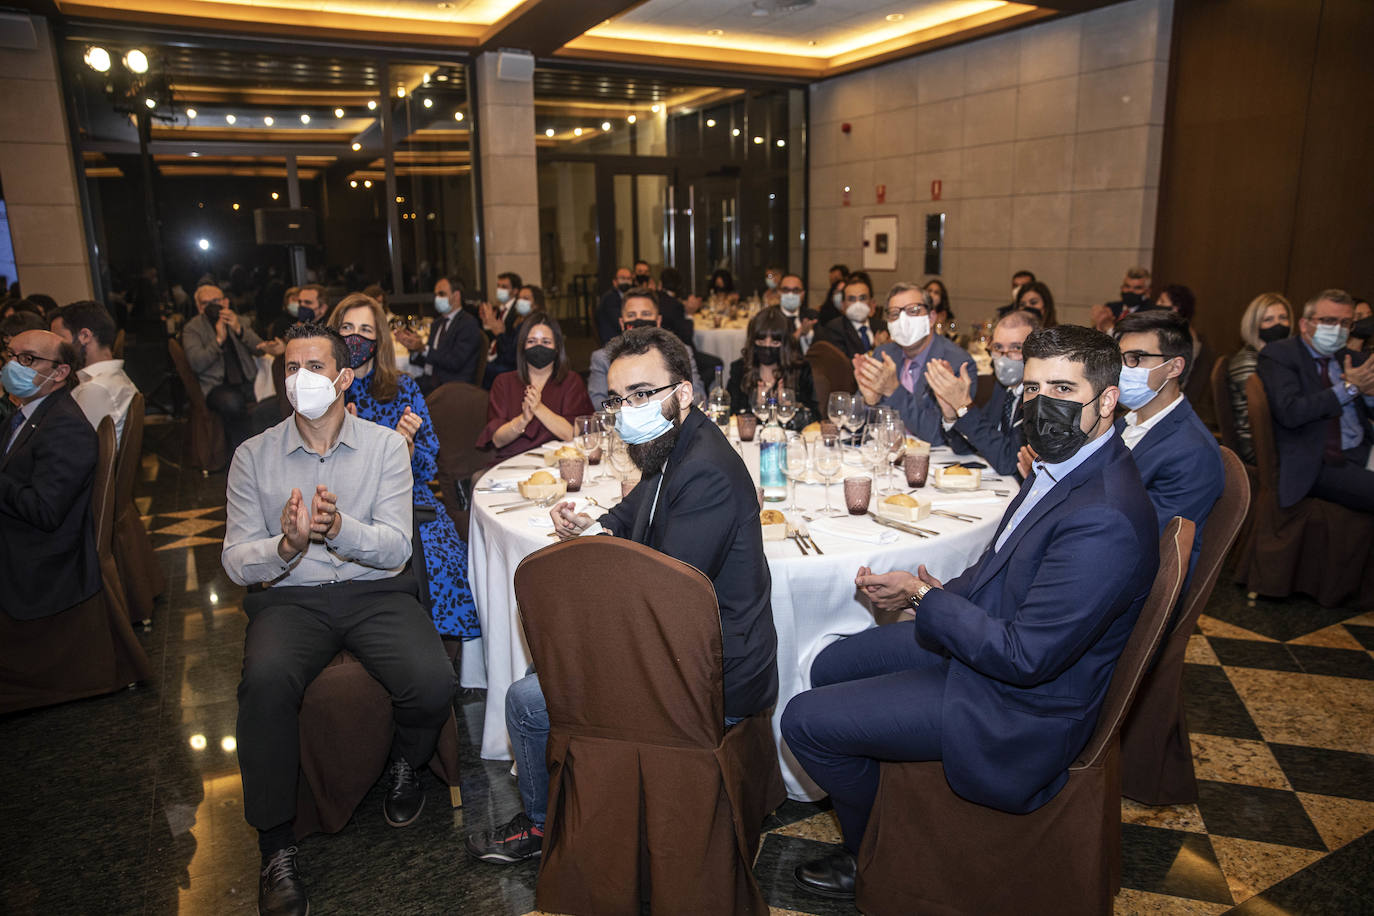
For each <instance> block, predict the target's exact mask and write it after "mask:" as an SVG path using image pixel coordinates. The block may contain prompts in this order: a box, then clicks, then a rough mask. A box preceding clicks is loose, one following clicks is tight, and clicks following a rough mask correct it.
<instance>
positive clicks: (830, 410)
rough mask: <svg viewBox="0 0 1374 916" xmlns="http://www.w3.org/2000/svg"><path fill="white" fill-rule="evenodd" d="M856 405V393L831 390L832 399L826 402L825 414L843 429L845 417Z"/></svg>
mask: <svg viewBox="0 0 1374 916" xmlns="http://www.w3.org/2000/svg"><path fill="white" fill-rule="evenodd" d="M853 407H854V395H852V394H848V393H846V392H844V391H832V392H830V399H829V400H828V401H826V402H825V415H826V416H827V417H829V418H830V422H831V423H834V424H835V425H836V426H838V427H840V428H841V429H843V428H844V418H845V417H846V416H848V415H849V411H850V410H852V409H853Z"/></svg>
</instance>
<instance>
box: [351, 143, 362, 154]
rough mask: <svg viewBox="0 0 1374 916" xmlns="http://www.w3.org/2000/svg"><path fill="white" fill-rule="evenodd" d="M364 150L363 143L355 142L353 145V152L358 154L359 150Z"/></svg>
mask: <svg viewBox="0 0 1374 916" xmlns="http://www.w3.org/2000/svg"><path fill="white" fill-rule="evenodd" d="M362 148H363V145H362V144H361V143H357V142H354V144H353V152H355V153H356V152H357V151H358V150H360V149H362Z"/></svg>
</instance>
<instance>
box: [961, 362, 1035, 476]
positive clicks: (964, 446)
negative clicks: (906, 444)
mask: <svg viewBox="0 0 1374 916" xmlns="http://www.w3.org/2000/svg"><path fill="white" fill-rule="evenodd" d="M1010 397H1012V393H1011V390H1010V389H1007V388H1003V387H1002V386H1001V385H1000V384H998V385H994V386H993V390H992V397H990V398H988V402H987V403H986V404H984V405H983V406H982V407H979V406H978V405H977V404H970V405H969V406H968V411H967V412H965V414H964V415H963V416H962V417H960V418H959V419H957V420H955V421H954V425H953V426H952V427H950V430H949V433H948V434H947V438H948V439H949V447H950V448H952V449H954V454H956V455H967V454H970V453H971V452H977V453H978V454H979V455H981V456H982V457H984V458H986V459H987V460H988V462H989V463H991V464H992V467H993V469H994V470H996V471H997V473H999V474H1005V475H1008V476H1010V475H1012V474H1015V473H1016V455H1017V453H1018V452H1020V451H1021V446H1023V445H1025V444H1026V433H1025V428H1024V424H1023V422H1022V421H1023V419H1024V418H1023V417H1022V414H1021V405H1020V403H1018V404H1017V405H1016V408H1015V409H1014V411H1013V412H1012V415H1011V424H1010V425H1008V424H1007V422H1006V419H1007V398H1010ZM1017 400H1018V401H1019V400H1020V399H1019V398H1018V399H1017Z"/></svg>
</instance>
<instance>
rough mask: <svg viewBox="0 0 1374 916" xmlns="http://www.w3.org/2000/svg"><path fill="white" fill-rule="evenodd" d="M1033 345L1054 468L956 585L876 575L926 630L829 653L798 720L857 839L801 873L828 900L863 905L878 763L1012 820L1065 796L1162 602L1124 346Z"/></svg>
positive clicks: (1028, 383) (796, 710)
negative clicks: (1115, 682)
mask: <svg viewBox="0 0 1374 916" xmlns="http://www.w3.org/2000/svg"><path fill="white" fill-rule="evenodd" d="M1024 350H1025V356H1026V366H1025V377H1024V384H1025V408H1024V409H1025V415H1026V419H1025V424H1024V425H1025V428H1026V438H1027V439H1028V440H1029V442H1030V445H1031V447H1032V448H1034V449H1035V451H1036V452H1037V454H1038V455H1039V456H1040V458H1039V459H1038V460H1037V461H1036V463H1035V465H1034V469H1033V473H1032V474H1031V476H1030V477H1029V478H1028V479H1027V481H1026V483H1025V484H1024V485H1023V486H1022V488H1021V492H1020V494H1019V495H1018V496H1017V497H1016V499H1015V500H1014V501H1013V502H1012V504H1011V506H1009V507H1008V509H1007V512H1006V515H1004V516H1003V518H1002V522H1001V524H1000V525H999V526H998V530H997V534H996V536H995V538H994V539H993V542H992V544H991V545H990V546H989V547H988V549H987V550H986V551H985V552H984V553H983V555H982V557H980V558H979V560H978V562H977V563H975V564H974V565H973V566H971V567H969V568H968V569H967V570H965V571H964V572H963V574H962V575H960V576H959V577H958V578H956V579H954V580H953V581H951V582H949V583H948V584H941V583H940V582H939V581H937V580H936V579H935V578H934V577H933V576H931V575H930V573H929V572H927V571H926V568H925V567H924V566H922V567H920V568H919V570H918V573H917V574H916V575H912V574H910V573H907V572H900V571H898V572H890V573H884V574H881V575H874V574H873V573H872V572H871V571H870V570H868V569H867V568H861V569H860V570H859V575H858V576H857V577H856V579H855V583H856V584H857V585H858V587H859V588H860V589H862V590H863V591H864V592H865V593H866V594H867V595H868V597H869V598H870V600H871V601H872V602H873V603H874V604H875V605H876V606H878V607H879V608H885V609H895V608H898V607H906V608H909V609H910V610H911V612H912V613H914V615H915V619H914V620H909V621H903V622H900V623H894V624H890V625H888V626H883V627H877V628H875V629H871V630H867V631H865V632H863V633H860V634H858V635H856V636H851V637H849V638H848V639H842V640H840V641H839V642H836V643H833V644H832V645H830V646H828V647H827V648H826V649H825V650H824V651H822V652H821V653H820V655H819V656H817V658H816V661H815V664H813V665H812V668H811V683H812V684H813V689H811V690H808V691H807V692H805V693H803V694H800V695H799V696H797V697H794V698H793V699H792V701H791V702H790V703H789V704H788V706H787V709H786V711H785V712H784V713H783V718H782V734H783V738H784V739H785V740H786V741H787V743H788V746H789V747H790V748H791V749H792V753H793V754H795V755H796V757H797V759H798V760H799V761H800V762H801V764H802V766H803V767H805V769H806V772H807V773H808V774H810V776H811V778H812V779H814V780H815V781H816V782H817V783H818V784H819V785H820V786H821V788H823V789H825V790H826V791H827V792H829V793H830V797H831V800H832V801H833V802H834V805H835V813H836V815H837V816H838V817H839V820H840V827H841V830H842V831H843V833H844V844H843V846H842V847H840V848H837V849H836V850H834V851H833V852H831V853H830V854H828V855H826V856H824V857H822V858H820V859H817V860H814V861H811V862H807V863H805V864H803V865H801V866H798V868H797V871H796V880H797V882H798V884H800V886H801V887H803V888H804V889H806V890H808V891H811V892H813V893H816V894H820V895H822V896H829V897H838V898H847V897H852V896H853V894H854V881H855V872H856V868H855V853H856V852H857V851H858V849H859V844H860V843H861V842H862V840H863V835H864V831H865V829H866V828H867V825H868V817H869V812H870V811H871V809H872V807H873V801H874V799H875V797H876V795H877V791H878V773H879V762H880V761H883V760H940V761H942V762H943V764H944V770H945V776H946V778H947V779H948V780H949V784H950V787H951V788H952V789H953V790H954V791H955V792H957V793H958V794H959V795H961V796H962V797H964V798H967V799H969V800H970V801H973V802H976V803H978V804H982V805H988V806H991V807H994V808H998V809H1000V810H1003V811H1009V812H1013V813H1018V814H1020V813H1026V812H1029V811H1033V810H1035V809H1036V808H1038V807H1040V806H1041V805H1043V804H1045V803H1046V802H1047V801H1049V800H1050V799H1051V798H1053V797H1054V795H1055V794H1056V793H1057V792H1058V791H1059V790H1060V789H1061V788H1062V787H1063V785H1064V783H1065V782H1066V781H1067V780H1068V768H1069V765H1070V764H1071V763H1072V762H1073V760H1074V758H1075V757H1076V756H1077V755H1078V754H1079V753H1080V752H1081V751H1082V749H1083V747H1084V746H1085V745H1086V744H1087V742H1088V739H1089V738H1090V737H1091V735H1092V732H1093V729H1094V728H1095V727H1096V724H1097V715H1098V712H1099V710H1100V708H1101V705H1102V702H1103V700H1104V699H1105V697H1106V694H1107V687H1108V684H1109V683H1110V681H1111V677H1112V671H1113V669H1114V668H1115V666H1116V662H1117V659H1118V658H1119V657H1120V655H1121V651H1122V649H1124V648H1125V645H1126V641H1127V639H1128V638H1129V637H1130V633H1131V629H1132V628H1133V627H1134V626H1135V621H1136V617H1137V616H1138V615H1139V613H1140V608H1141V606H1142V605H1143V604H1144V603H1145V599H1146V597H1147V595H1148V594H1149V591H1150V587H1151V585H1152V583H1153V580H1154V577H1155V573H1156V571H1157V570H1158V567H1159V538H1158V534H1157V531H1158V528H1157V525H1156V522H1155V513H1154V508H1153V507H1152V506H1151V505H1150V500H1149V497H1148V496H1147V495H1146V493H1145V487H1144V485H1143V484H1142V483H1141V482H1140V474H1139V472H1138V471H1137V470H1136V467H1135V463H1134V462H1133V461H1132V460H1131V453H1130V451H1129V450H1128V449H1127V448H1126V446H1125V445H1124V444H1123V443H1122V442H1121V437H1120V436H1119V435H1117V432H1116V430H1115V428H1114V427H1113V425H1112V411H1113V410H1115V409H1116V404H1117V397H1118V390H1117V387H1116V384H1117V376H1118V374H1119V373H1120V370H1121V352H1120V350H1119V349H1118V348H1117V346H1116V343H1115V342H1114V341H1113V340H1112V339H1111V338H1110V337H1108V336H1107V335H1106V334H1103V333H1101V332H1099V331H1093V330H1090V329H1088V328H1080V327H1072V326H1068V325H1060V326H1058V327H1052V328H1046V329H1044V330H1040V331H1036V332H1035V333H1034V334H1032V335H1030V337H1028V338H1027V339H1026V342H1025V346H1024ZM1103 557H1110V558H1112V562H1110V563H1103V562H1102V558H1103ZM931 829H932V830H937V829H939V825H938V824H932V825H931Z"/></svg>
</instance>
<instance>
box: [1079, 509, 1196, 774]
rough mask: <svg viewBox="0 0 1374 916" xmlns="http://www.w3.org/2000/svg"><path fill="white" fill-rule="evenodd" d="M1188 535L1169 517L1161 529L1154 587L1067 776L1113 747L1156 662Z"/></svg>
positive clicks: (1186, 526) (1183, 522) (1189, 545)
mask: <svg viewBox="0 0 1374 916" xmlns="http://www.w3.org/2000/svg"><path fill="white" fill-rule="evenodd" d="M1193 531H1194V525H1193V523H1192V522H1190V521H1188V519H1186V518H1182V517H1180V516H1174V518H1173V520H1172V521H1170V522H1169V524H1168V526H1166V527H1165V529H1164V535H1163V536H1162V537H1161V538H1160V539H1159V572H1157V573H1156V574H1155V582H1154V586H1153V587H1152V588H1151V589H1150V595H1149V597H1148V598H1146V599H1145V605H1144V606H1143V607H1142V608H1141V609H1140V616H1139V617H1138V618H1136V622H1135V627H1134V628H1132V630H1131V638H1130V639H1129V640H1127V642H1126V648H1125V649H1124V650H1123V651H1122V653H1121V658H1119V659H1118V660H1117V663H1116V670H1115V671H1114V672H1112V682H1111V685H1110V686H1109V687H1108V688H1107V698H1106V700H1105V701H1103V703H1102V711H1101V712H1100V713H1099V714H1098V718H1097V728H1096V729H1095V730H1094V731H1093V736H1092V738H1091V739H1090V740H1089V741H1088V745H1087V747H1085V748H1084V749H1083V753H1082V754H1080V755H1079V757H1078V760H1077V762H1075V763H1074V765H1073V766H1072V767H1070V768H1069V769H1070V771H1072V770H1077V769H1083V768H1085V767H1094V766H1098V765H1100V764H1101V763H1102V761H1103V760H1104V759H1105V758H1106V756H1107V754H1108V752H1110V751H1111V749H1112V748H1114V747H1116V738H1117V734H1118V732H1119V731H1120V729H1121V723H1122V721H1123V720H1124V719H1125V718H1126V713H1127V712H1128V711H1129V710H1130V708H1131V700H1133V699H1134V698H1135V692H1136V689H1137V688H1139V686H1140V681H1141V680H1142V679H1143V678H1144V677H1145V673H1146V671H1147V670H1148V669H1149V666H1150V662H1151V661H1152V660H1153V659H1154V657H1155V650H1156V649H1157V648H1159V643H1160V641H1161V640H1162V639H1163V638H1164V630H1165V628H1166V627H1167V626H1168V624H1169V618H1170V617H1171V616H1172V612H1173V609H1174V606H1175V605H1176V604H1177V603H1178V593H1179V592H1180V591H1181V590H1182V589H1183V580H1184V579H1185V578H1186V577H1187V575H1188V559H1189V557H1190V556H1191V554H1192V551H1193Z"/></svg>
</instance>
